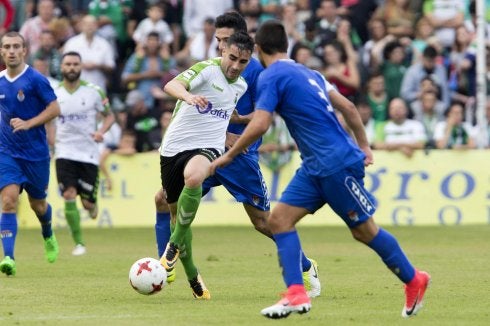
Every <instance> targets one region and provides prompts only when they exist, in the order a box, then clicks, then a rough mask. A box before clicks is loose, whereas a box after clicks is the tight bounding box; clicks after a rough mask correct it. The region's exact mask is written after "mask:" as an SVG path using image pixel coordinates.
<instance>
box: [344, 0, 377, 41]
mask: <svg viewBox="0 0 490 326" xmlns="http://www.w3.org/2000/svg"><path fill="white" fill-rule="evenodd" d="M337 2H339V3H340V7H339V8H338V10H337V14H338V15H341V16H343V17H346V18H347V19H348V20H349V21H350V23H351V24H352V28H353V30H354V31H355V32H356V33H357V34H358V35H359V38H360V39H361V43H363V44H364V43H366V42H367V41H368V39H369V35H368V29H367V24H368V22H369V19H371V17H372V15H373V13H374V11H375V10H376V8H377V7H378V2H379V0H340V1H337Z"/></svg>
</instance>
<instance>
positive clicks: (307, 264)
mask: <svg viewBox="0 0 490 326" xmlns="http://www.w3.org/2000/svg"><path fill="white" fill-rule="evenodd" d="M310 268H311V261H310V260H309V259H308V258H306V256H305V253H304V252H303V250H301V269H302V271H303V272H307V271H309V270H310Z"/></svg>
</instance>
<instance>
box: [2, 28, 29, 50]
mask: <svg viewBox="0 0 490 326" xmlns="http://www.w3.org/2000/svg"><path fill="white" fill-rule="evenodd" d="M4 37H20V38H21V39H22V47H23V48H25V47H26V39H25V38H24V36H22V34H20V33H19V32H15V31H11V32H7V33H5V34H3V36H2V37H1V38H0V46H2V45H3V38H4Z"/></svg>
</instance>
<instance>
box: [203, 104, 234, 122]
mask: <svg viewBox="0 0 490 326" xmlns="http://www.w3.org/2000/svg"><path fill="white" fill-rule="evenodd" d="M195 107H196V109H197V112H199V113H200V114H209V115H212V116H215V117H217V118H219V119H223V120H229V119H230V115H229V114H228V112H226V110H221V109H213V103H211V102H208V106H206V107H205V108H201V107H200V106H199V105H195Z"/></svg>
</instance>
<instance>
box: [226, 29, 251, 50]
mask: <svg viewBox="0 0 490 326" xmlns="http://www.w3.org/2000/svg"><path fill="white" fill-rule="evenodd" d="M233 44H234V45H236V46H237V48H238V49H239V50H240V51H243V50H245V51H249V52H250V53H253V52H254V40H253V39H252V37H250V35H248V33H247V32H236V33H234V34H233V35H231V36H230V38H229V39H228V43H227V45H228V46H230V45H233Z"/></svg>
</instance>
